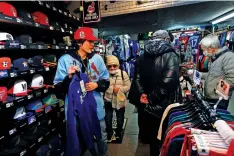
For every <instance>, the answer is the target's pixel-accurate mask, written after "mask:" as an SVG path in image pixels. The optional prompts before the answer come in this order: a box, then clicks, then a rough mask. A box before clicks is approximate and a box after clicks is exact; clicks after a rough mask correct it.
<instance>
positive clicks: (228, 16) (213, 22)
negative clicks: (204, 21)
mask: <svg viewBox="0 0 234 156" xmlns="http://www.w3.org/2000/svg"><path fill="white" fill-rule="evenodd" d="M232 17H234V12H233V13H231V14H228V15H225V16H223V17H220V18H218V19H216V20H214V21H212V22H211V23H212V24H217V23H220V22H223V21H225V20H227V19H229V18H232Z"/></svg>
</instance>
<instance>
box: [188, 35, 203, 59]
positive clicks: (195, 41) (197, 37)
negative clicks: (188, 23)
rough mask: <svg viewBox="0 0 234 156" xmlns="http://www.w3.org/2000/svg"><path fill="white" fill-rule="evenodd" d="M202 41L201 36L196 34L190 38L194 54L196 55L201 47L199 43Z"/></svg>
mask: <svg viewBox="0 0 234 156" xmlns="http://www.w3.org/2000/svg"><path fill="white" fill-rule="evenodd" d="M200 40H201V36H200V34H194V35H193V36H191V37H190V38H189V45H190V47H191V49H192V54H193V55H196V54H197V51H198V47H199V42H200Z"/></svg>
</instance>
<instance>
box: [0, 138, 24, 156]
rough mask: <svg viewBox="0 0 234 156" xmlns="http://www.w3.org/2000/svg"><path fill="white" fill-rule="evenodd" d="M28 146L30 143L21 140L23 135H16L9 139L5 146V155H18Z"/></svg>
mask: <svg viewBox="0 0 234 156" xmlns="http://www.w3.org/2000/svg"><path fill="white" fill-rule="evenodd" d="M27 146H28V142H27V141H25V140H23V139H22V138H21V135H16V136H14V137H13V138H9V139H7V140H6V142H5V143H4V145H3V151H2V152H3V153H4V155H18V154H19V153H20V152H22V151H23V150H24V149H25V148H26V147H27Z"/></svg>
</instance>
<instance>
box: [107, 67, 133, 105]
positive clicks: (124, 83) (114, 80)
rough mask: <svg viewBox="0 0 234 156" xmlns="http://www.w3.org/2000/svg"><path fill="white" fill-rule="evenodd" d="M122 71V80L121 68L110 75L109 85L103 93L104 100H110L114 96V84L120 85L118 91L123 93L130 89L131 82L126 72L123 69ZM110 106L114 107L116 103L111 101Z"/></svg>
mask: <svg viewBox="0 0 234 156" xmlns="http://www.w3.org/2000/svg"><path fill="white" fill-rule="evenodd" d="M122 72H123V78H124V79H123V80H122V76H121V70H120V69H118V72H117V73H116V74H115V75H113V76H112V75H110V87H109V88H108V89H107V90H106V92H105V95H104V100H105V101H106V102H112V99H113V97H114V96H116V95H115V94H114V93H113V88H114V86H116V87H120V91H121V92H123V93H127V92H128V91H129V89H130V86H131V82H130V79H129V77H128V74H127V73H126V72H125V71H122ZM112 107H113V108H116V103H115V102H112Z"/></svg>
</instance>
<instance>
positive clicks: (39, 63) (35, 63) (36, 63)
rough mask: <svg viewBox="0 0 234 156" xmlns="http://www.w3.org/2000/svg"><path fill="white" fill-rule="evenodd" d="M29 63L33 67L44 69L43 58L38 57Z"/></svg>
mask: <svg viewBox="0 0 234 156" xmlns="http://www.w3.org/2000/svg"><path fill="white" fill-rule="evenodd" d="M28 63H29V65H30V66H32V67H42V66H43V56H41V55H37V56H33V57H32V58H30V59H28Z"/></svg>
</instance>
